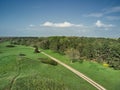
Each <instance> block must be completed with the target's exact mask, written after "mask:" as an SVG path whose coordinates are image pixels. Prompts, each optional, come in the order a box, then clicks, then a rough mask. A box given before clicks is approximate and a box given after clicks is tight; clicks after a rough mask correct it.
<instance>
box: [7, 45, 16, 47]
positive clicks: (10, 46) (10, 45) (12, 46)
mask: <svg viewBox="0 0 120 90" xmlns="http://www.w3.org/2000/svg"><path fill="white" fill-rule="evenodd" d="M6 47H15V45H6Z"/></svg>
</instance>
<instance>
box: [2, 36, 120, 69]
mask: <svg viewBox="0 0 120 90" xmlns="http://www.w3.org/2000/svg"><path fill="white" fill-rule="evenodd" d="M4 40H5V41H7V40H9V41H10V42H11V44H18V45H26V46H27V45H29V46H34V45H35V46H37V47H36V48H35V52H36V53H38V52H39V50H38V48H39V47H40V48H42V49H51V50H53V51H54V52H57V53H60V54H66V53H65V52H66V51H67V50H69V49H71V48H73V49H75V50H76V51H78V52H79V58H80V59H86V60H94V61H97V62H99V63H103V62H106V63H107V64H109V66H110V67H113V68H114V69H120V38H118V39H110V38H87V37H65V36H62V37H59V36H54V37H44V38H43V37H41V38H38V37H13V38H1V41H2V42H3V41H4ZM71 53H72V52H71ZM73 59H74V58H73ZM71 60H72V59H71Z"/></svg>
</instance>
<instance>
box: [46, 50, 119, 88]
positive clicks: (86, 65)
mask: <svg viewBox="0 0 120 90" xmlns="http://www.w3.org/2000/svg"><path fill="white" fill-rule="evenodd" d="M44 52H46V53H47V54H49V55H51V56H53V57H55V58H57V59H59V60H61V61H62V62H64V63H66V64H68V65H70V66H71V67H73V68H75V69H76V70H78V71H80V72H82V73H83V74H85V75H86V76H88V77H90V78H91V79H92V80H94V81H96V82H97V83H99V84H100V85H102V86H104V87H105V88H106V89H107V90H120V70H114V69H112V68H109V67H105V66H103V65H102V64H99V63H97V62H94V61H87V60H84V61H83V62H75V63H71V61H70V59H69V58H68V57H67V56H65V55H60V54H58V53H55V52H53V51H51V50H44Z"/></svg>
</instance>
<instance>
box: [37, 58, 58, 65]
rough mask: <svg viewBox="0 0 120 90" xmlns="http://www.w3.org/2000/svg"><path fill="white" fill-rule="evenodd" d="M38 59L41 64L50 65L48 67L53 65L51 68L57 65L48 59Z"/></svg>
mask: <svg viewBox="0 0 120 90" xmlns="http://www.w3.org/2000/svg"><path fill="white" fill-rule="evenodd" d="M39 59H40V61H41V62H42V63H45V64H50V65H53V66H56V65H57V64H58V63H57V62H55V61H53V60H51V59H48V58H39Z"/></svg>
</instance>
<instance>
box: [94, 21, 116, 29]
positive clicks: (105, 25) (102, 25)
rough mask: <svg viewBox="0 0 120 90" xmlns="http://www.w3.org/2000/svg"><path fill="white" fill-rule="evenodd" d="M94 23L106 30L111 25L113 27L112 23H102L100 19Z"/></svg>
mask: <svg viewBox="0 0 120 90" xmlns="http://www.w3.org/2000/svg"><path fill="white" fill-rule="evenodd" d="M95 25H96V26H97V27H98V28H105V29H106V30H108V28H111V27H114V26H115V25H113V24H104V23H102V22H101V21H100V20H97V22H96V23H95Z"/></svg>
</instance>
